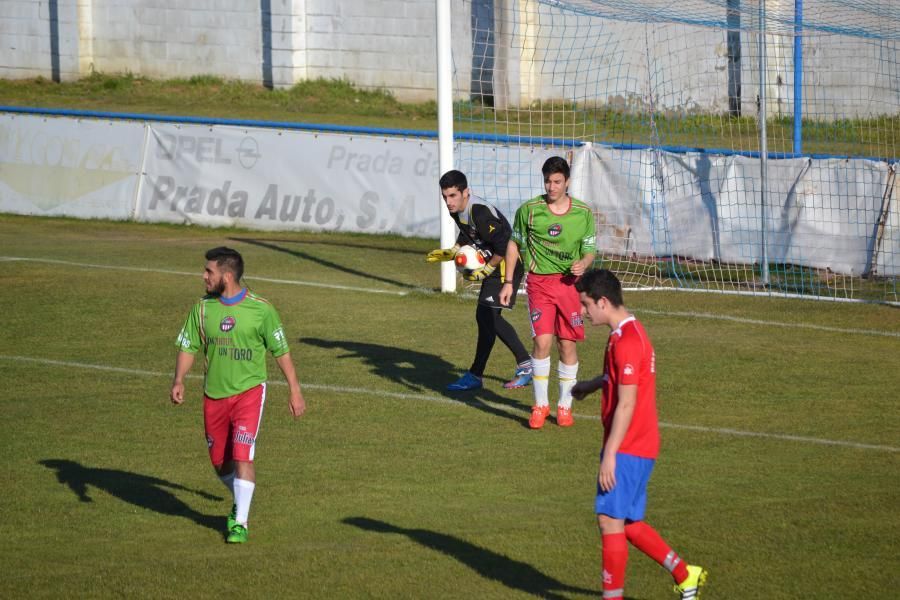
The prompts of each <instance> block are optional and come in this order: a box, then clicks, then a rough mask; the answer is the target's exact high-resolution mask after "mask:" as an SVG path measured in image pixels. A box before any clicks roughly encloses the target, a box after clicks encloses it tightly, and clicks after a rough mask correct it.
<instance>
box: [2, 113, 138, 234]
mask: <svg viewBox="0 0 900 600" xmlns="http://www.w3.org/2000/svg"><path fill="white" fill-rule="evenodd" d="M143 141H144V124H143V123H130V122H124V121H116V122H113V121H98V120H93V119H89V120H80V119H66V118H53V117H36V116H29V115H13V114H0V211H2V212H9V213H17V214H24V215H65V216H70V217H80V218H86V219H100V218H102V219H130V218H131V217H132V209H133V206H134V197H135V190H136V187H137V183H138V173H140V165H141V148H142V146H143Z"/></svg>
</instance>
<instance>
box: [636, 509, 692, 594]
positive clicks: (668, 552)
mask: <svg viewBox="0 0 900 600" xmlns="http://www.w3.org/2000/svg"><path fill="white" fill-rule="evenodd" d="M625 535H626V536H627V537H628V541H629V542H631V543H632V544H633V545H634V547H635V548H637V549H638V550H640V551H641V552H643V553H644V554H646V555H647V556H649V557H650V558H652V559H653V560H655V561H656V562H658V563H659V564H661V565H662V566H663V567H665V568H666V569H667V570H668V571H669V572H670V573H672V577H674V578H675V583H681V582H682V581H684V580H685V579H686V578H687V576H688V571H687V564H685V562H684V561H683V560H681V558H680V557H679V556H678V555H677V554H676V553H675V551H674V550H672V549H671V548H670V547H669V545H668V544H667V543H666V542H665V540H663V539H662V538H661V537H660V536H659V534H658V533H656V530H655V529H653V528H652V527H650V526H649V525H647V524H646V523H644V522H643V521H635V522H633V523H628V524H627V525H625Z"/></svg>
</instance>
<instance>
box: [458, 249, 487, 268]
mask: <svg viewBox="0 0 900 600" xmlns="http://www.w3.org/2000/svg"><path fill="white" fill-rule="evenodd" d="M453 260H454V262H455V263H456V270H457V271H459V272H460V273H468V272H470V271H474V270H476V269H480V268H482V267H483V266H484V256H482V254H481V252H479V251H478V249H477V248H475V246H463V247H461V248H460V249H459V252H457V253H456V257H455V258H454V259H453Z"/></svg>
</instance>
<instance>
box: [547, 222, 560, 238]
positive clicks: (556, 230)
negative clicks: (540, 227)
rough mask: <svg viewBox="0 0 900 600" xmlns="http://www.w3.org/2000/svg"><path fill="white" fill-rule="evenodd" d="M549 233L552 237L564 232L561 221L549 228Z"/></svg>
mask: <svg viewBox="0 0 900 600" xmlns="http://www.w3.org/2000/svg"><path fill="white" fill-rule="evenodd" d="M547 233H548V234H549V235H550V237H556V236H558V235H559V234H561V233H562V225H560V224H559V223H554V224H553V225H551V226H550V227H548V228H547Z"/></svg>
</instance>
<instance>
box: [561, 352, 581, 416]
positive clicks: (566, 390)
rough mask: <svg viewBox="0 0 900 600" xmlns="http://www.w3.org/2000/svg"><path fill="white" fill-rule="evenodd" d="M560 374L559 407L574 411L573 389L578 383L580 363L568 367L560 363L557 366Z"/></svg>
mask: <svg viewBox="0 0 900 600" xmlns="http://www.w3.org/2000/svg"><path fill="white" fill-rule="evenodd" d="M556 369H557V371H556V372H557V373H559V405H558V406H559V407H560V408H565V409H567V410H571V409H572V388H573V387H575V382H576V381H578V363H575V364H574V365H567V364H565V363H562V362H561V363H559V364H558V365H557V366H556Z"/></svg>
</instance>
